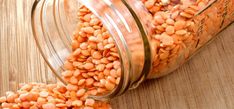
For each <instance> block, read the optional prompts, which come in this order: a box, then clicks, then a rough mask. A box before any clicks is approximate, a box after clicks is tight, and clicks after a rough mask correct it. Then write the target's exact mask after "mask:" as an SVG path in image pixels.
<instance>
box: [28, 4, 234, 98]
mask: <svg viewBox="0 0 234 109" xmlns="http://www.w3.org/2000/svg"><path fill="white" fill-rule="evenodd" d="M80 1H81V2H82V3H81V4H83V5H85V6H86V7H88V9H90V10H91V11H92V12H93V14H94V15H96V16H98V18H100V19H101V21H102V23H103V25H104V26H105V27H106V29H107V30H108V31H109V32H110V34H111V36H112V37H113V39H114V40H115V43H116V45H117V48H118V53H119V56H120V60H121V66H122V67H121V68H122V74H121V82H120V84H119V85H118V86H117V88H116V89H115V90H114V91H112V94H110V95H111V97H113V96H116V95H120V94H122V93H124V92H125V91H126V90H128V89H131V88H135V87H137V86H138V85H139V84H140V83H141V82H142V81H143V80H145V79H152V78H158V77H161V76H164V75H166V74H169V73H171V72H172V71H173V70H175V69H176V68H178V67H179V66H181V65H182V64H183V63H184V62H186V61H187V60H188V59H189V58H190V57H191V56H193V55H194V54H195V53H196V52H197V51H198V50H199V49H200V48H201V47H203V46H205V44H207V43H208V42H209V41H210V40H211V39H213V38H214V36H215V35H216V34H217V33H218V32H220V31H221V30H222V29H223V28H225V27H226V26H227V25H228V24H230V23H231V22H232V21H234V8H233V7H234V0H200V1H197V2H194V1H192V0H183V1H182V0H181V1H180V0H161V1H156V0H141V1H138V0H122V1H121V0H119V1H114V0H113V1H108V0H102V1H98V2H97V1H92V0H80ZM78 4H79V3H78V1H77V0H44V1H43V2H42V1H40V2H38V4H37V7H36V8H35V12H34V15H33V17H32V18H33V21H34V22H33V27H34V37H35V39H36V42H37V44H38V45H39V48H40V51H41V53H42V54H43V57H44V59H45V60H46V62H47V63H48V65H49V66H50V67H51V69H52V70H53V71H54V72H55V74H56V75H59V74H60V73H56V72H62V71H63V70H64V69H63V65H64V61H65V60H66V57H67V56H68V55H69V54H70V53H71V51H72V48H71V46H70V45H71V39H72V38H71V36H72V34H73V33H72V31H75V30H76V24H77V23H78V22H79V21H77V18H76V17H75V16H76V14H77V12H78V11H79V10H78ZM50 16H51V17H50ZM64 16H65V17H64ZM42 36H43V37H42ZM61 80H62V79H61Z"/></svg>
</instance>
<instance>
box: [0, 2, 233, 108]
mask: <svg viewBox="0 0 234 109" xmlns="http://www.w3.org/2000/svg"><path fill="white" fill-rule="evenodd" d="M32 3H33V0H0V95H3V94H4V92H5V91H7V90H16V89H17V84H18V83H20V82H32V81H34V82H44V83H51V82H54V81H55V80H56V79H55V78H54V76H53V75H52V74H51V73H50V70H49V68H48V67H47V66H46V64H45V62H44V61H43V59H42V57H41V55H40V53H39V51H38V49H37V47H36V45H35V42H34V39H33V36H32V31H31V24H30V23H31V21H30V20H31V18H30V13H31V7H32ZM233 31H234V24H232V25H231V26H229V27H228V28H227V29H226V30H225V31H223V32H222V33H220V34H219V35H218V38H217V39H216V40H215V41H214V42H212V43H211V44H209V45H208V46H207V47H205V48H204V49H203V50H202V51H201V52H200V53H198V54H197V55H196V56H195V57H193V58H192V60H190V61H189V62H188V63H186V64H185V65H183V66H182V67H180V68H179V69H178V70H177V71H175V72H174V73H172V74H170V75H168V76H166V77H163V78H161V79H155V80H149V81H147V82H145V83H144V84H142V85H141V86H140V87H139V88H137V89H135V90H132V91H128V92H127V93H126V94H124V95H122V96H120V97H117V98H115V99H114V100H112V104H113V107H114V109H234V32H233Z"/></svg>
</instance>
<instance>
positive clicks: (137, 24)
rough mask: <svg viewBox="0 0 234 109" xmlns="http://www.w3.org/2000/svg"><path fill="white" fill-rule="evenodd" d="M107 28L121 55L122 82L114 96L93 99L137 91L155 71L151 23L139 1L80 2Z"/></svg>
mask: <svg viewBox="0 0 234 109" xmlns="http://www.w3.org/2000/svg"><path fill="white" fill-rule="evenodd" d="M80 2H81V3H82V4H83V5H85V6H86V7H87V8H89V10H91V11H92V12H93V13H94V14H95V15H96V16H97V17H98V18H100V20H101V21H102V23H103V24H104V26H105V27H106V28H107V30H108V31H109V33H110V34H111V36H112V37H113V39H114V40H115V43H116V46H117V48H118V51H119V56H120V61H121V68H122V73H121V80H120V83H119V85H118V86H117V87H116V88H115V89H114V90H113V91H112V92H110V93H108V94H106V95H103V96H95V97H93V98H95V99H99V100H103V99H108V98H113V97H115V96H118V95H121V94H123V93H124V92H125V91H127V90H129V89H131V88H135V87H137V86H138V85H139V84H140V83H141V82H142V81H143V80H145V78H146V77H147V75H148V73H149V72H150V69H151V63H152V60H151V59H152V58H151V48H150V43H149V37H148V36H149V35H150V30H151V28H150V27H151V26H150V21H149V20H150V19H151V18H152V17H151V16H149V14H148V12H147V10H146V9H145V8H144V5H143V4H142V2H141V1H138V0H112V1H110V0H99V1H94V0H80Z"/></svg>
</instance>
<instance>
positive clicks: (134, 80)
mask: <svg viewBox="0 0 234 109" xmlns="http://www.w3.org/2000/svg"><path fill="white" fill-rule="evenodd" d="M55 1H57V0H55ZM58 1H59V0H58ZM86 1H87V0H81V2H82V3H83V4H85V3H84V2H86ZM123 1H124V0H123ZM45 2H48V0H36V1H35V2H34V4H33V8H32V13H31V15H32V16H31V18H32V20H31V21H32V29H33V34H34V39H35V41H36V44H37V46H38V49H39V51H40V52H41V55H42V57H43V58H44V60H45V62H46V63H47V65H48V66H49V68H50V69H51V70H52V73H53V74H54V75H55V76H56V77H57V78H58V79H59V80H60V81H61V82H63V83H64V84H66V82H65V81H64V80H63V79H62V78H61V76H60V74H59V73H60V72H61V71H64V69H63V67H62V66H63V62H64V60H66V57H64V56H68V55H69V54H70V53H71V48H69V47H68V46H66V44H64V43H61V45H63V47H64V49H66V51H61V52H62V53H65V54H63V56H61V55H59V54H58V53H60V52H57V51H56V50H57V49H51V48H53V46H54V45H53V44H51V45H49V44H47V43H45V42H41V41H42V39H41V36H43V37H50V36H46V35H47V34H45V33H46V32H45V31H44V30H41V31H40V30H39V32H40V34H38V28H37V27H38V25H36V24H40V25H42V26H44V25H43V23H42V22H43V20H42V19H43V18H41V17H42V16H43V15H44V13H43V9H39V10H40V11H39V12H37V11H36V10H38V9H37V7H39V8H41V7H40V6H41V5H42V6H43V5H44V3H45ZM117 2H118V1H117ZM120 2H122V1H120ZM86 3H87V2H86ZM38 5H40V6H38ZM53 5H54V4H53ZM122 5H123V4H122ZM85 6H86V7H88V8H89V9H90V10H91V11H92V12H93V13H94V14H95V15H96V16H97V17H99V18H100V20H101V21H102V22H103V23H104V25H105V26H106V27H111V28H112V29H115V30H116V27H115V26H117V28H119V30H122V28H121V27H118V26H119V25H114V24H118V20H121V22H122V23H123V25H122V26H124V28H125V30H126V31H125V32H128V35H126V34H124V32H122V31H117V32H116V31H115V33H112V31H111V30H110V28H107V30H108V31H109V32H110V33H111V36H112V38H113V39H114V42H115V45H116V47H117V49H118V53H119V57H120V58H119V59H120V62H121V77H120V82H119V84H118V85H117V86H116V88H115V89H113V90H112V91H110V92H108V93H106V94H103V95H100V96H90V97H92V98H94V99H96V100H107V99H109V98H113V97H115V96H118V95H121V94H123V93H124V92H125V91H127V90H128V89H130V88H134V87H136V86H137V85H139V83H140V82H141V81H143V80H144V79H145V77H146V76H147V73H148V72H149V70H150V68H151V52H150V51H151V50H150V46H149V42H148V39H147V36H144V37H143V36H142V35H141V32H139V27H138V25H137V24H136V22H135V19H134V18H131V20H130V21H131V23H132V22H134V24H133V25H134V27H132V25H130V24H129V22H128V20H129V19H126V16H124V14H126V13H127V12H128V13H127V14H128V15H129V14H130V15H131V13H129V11H124V12H123V13H122V11H118V9H116V11H113V12H115V14H116V13H118V18H119V19H113V18H111V17H113V16H109V18H108V16H105V17H106V19H103V17H101V16H100V14H98V13H97V12H96V10H95V9H94V8H93V7H92V6H89V5H85ZM123 6H124V5H123ZM125 7H126V6H125ZM112 8H113V7H112ZM77 9H78V7H77ZM126 9H127V8H126ZM54 11H55V10H53V12H52V14H53V15H54V14H56V13H54ZM120 12H121V13H120ZM37 14H38V15H39V19H37V17H38V16H37ZM121 14H122V15H121ZM44 16H45V15H44ZM54 16H55V15H54ZM54 16H53V18H52V19H53V20H55V21H57V20H56V18H54ZM123 16H124V17H125V18H124V17H123ZM58 19H60V18H58ZM111 19H112V21H110V20H111ZM107 20H108V22H107ZM59 21H60V23H61V19H60V20H59ZM59 21H58V22H59ZM139 22H140V21H139ZM56 26H59V25H56ZM56 28H57V27H56ZM39 29H43V27H40V28H39ZM63 29H64V28H63ZM73 30H75V29H73ZM57 31H58V33H59V32H60V30H59V29H58V30H57ZM142 31H144V28H143V27H142ZM134 32H136V33H135V34H134ZM132 34H133V35H132ZM136 34H137V35H136ZM59 35H60V37H63V35H65V36H66V37H68V35H66V34H63V35H61V34H59ZM129 35H132V37H133V36H135V37H133V40H135V39H136V40H137V41H138V40H139V41H138V43H140V44H136V45H137V47H138V48H137V49H136V50H133V51H134V53H133V52H132V51H131V49H133V48H131V47H133V46H135V45H134V44H133V45H132V46H130V45H129V43H130V42H128V41H129V40H131V39H126V38H128V37H126V36H129ZM134 38H135V39H134ZM61 40H62V39H61ZM68 40H69V39H68ZM43 41H44V40H43ZM67 43H70V42H69V41H67ZM42 46H46V48H45V47H42ZM67 49H68V50H67ZM69 49H70V50H69ZM48 51H49V52H51V51H52V52H53V53H52V54H47V52H48ZM135 51H137V52H139V53H135ZM145 53H148V54H145ZM51 57H53V59H52V60H56V62H51V60H50V58H51ZM61 57H62V58H61ZM137 57H140V58H139V59H138V58H137ZM133 59H138V61H135V62H134V61H133ZM57 61H58V63H57ZM54 63H55V64H58V65H54ZM147 63H148V64H147ZM135 64H136V65H135ZM145 68H146V69H147V70H144V69H145ZM135 69H137V70H135Z"/></svg>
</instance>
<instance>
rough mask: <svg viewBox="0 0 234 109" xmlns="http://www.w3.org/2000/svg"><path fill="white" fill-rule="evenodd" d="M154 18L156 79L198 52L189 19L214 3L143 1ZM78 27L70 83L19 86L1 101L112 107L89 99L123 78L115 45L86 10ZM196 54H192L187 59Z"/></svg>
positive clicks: (31, 108)
mask: <svg viewBox="0 0 234 109" xmlns="http://www.w3.org/2000/svg"><path fill="white" fill-rule="evenodd" d="M142 2H143V3H144V4H145V6H146V8H147V9H148V10H149V12H150V13H151V15H152V16H153V17H154V19H153V21H152V23H153V24H154V25H155V29H154V35H153V37H152V40H151V45H152V48H153V51H154V58H153V60H154V61H153V73H151V74H150V75H155V72H156V75H157V72H160V71H161V70H164V69H166V68H167V67H168V66H169V65H170V64H173V63H175V61H176V60H177V58H178V56H179V53H180V52H181V51H183V50H184V49H189V48H191V46H194V44H195V42H196V41H197V38H196V37H195V36H194V34H193V31H192V28H193V26H194V22H192V21H191V20H190V19H191V18H192V17H193V16H194V14H195V13H196V12H197V11H199V10H200V9H202V8H204V7H205V6H206V4H208V2H209V0H197V1H196V2H193V3H192V4H190V3H191V1H190V0H183V3H180V2H182V0H142ZM78 19H79V23H78V26H77V30H76V31H75V33H74V35H73V40H72V51H73V52H72V53H71V54H70V56H68V58H67V60H66V62H65V64H64V68H65V71H64V72H62V77H63V78H64V80H65V81H66V82H67V83H68V84H67V85H66V86H64V85H63V84H60V83H57V84H48V85H46V84H40V83H30V84H22V85H20V89H19V90H18V91H17V92H7V93H6V95H5V96H3V97H1V98H0V104H1V107H2V108H5V109H22V108H23V109H41V108H43V109H70V108H71V109H108V108H110V105H109V104H108V103H107V102H100V101H95V100H93V99H90V98H88V96H89V95H102V94H105V93H108V92H109V91H112V90H113V89H114V88H115V87H116V86H117V85H118V83H119V81H120V76H121V67H120V60H119V54H118V51H117V48H116V46H115V43H114V40H113V39H112V37H110V34H109V33H108V31H107V29H106V28H105V27H104V26H103V24H102V22H101V21H100V20H99V19H98V18H97V17H96V16H95V15H94V14H92V12H91V11H90V10H89V9H88V8H86V7H84V6H81V7H80V8H79V12H78ZM192 51H193V50H192V49H191V50H189V52H188V54H186V57H187V55H189V53H190V52H192Z"/></svg>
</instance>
